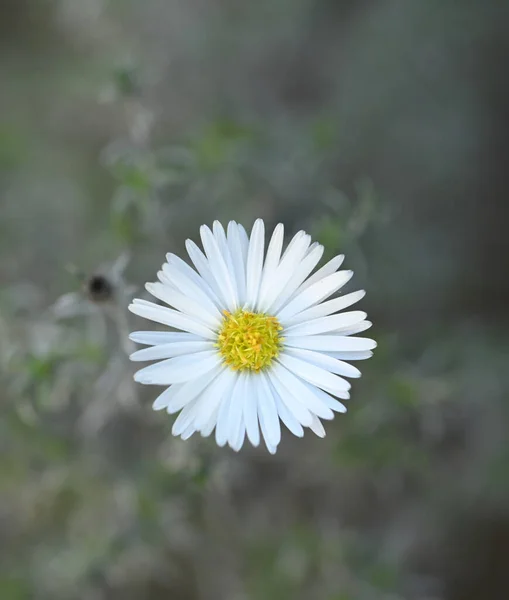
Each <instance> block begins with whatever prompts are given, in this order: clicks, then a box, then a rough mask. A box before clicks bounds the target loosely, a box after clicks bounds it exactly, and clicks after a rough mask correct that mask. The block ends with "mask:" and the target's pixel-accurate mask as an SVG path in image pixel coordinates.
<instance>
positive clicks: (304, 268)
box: [268, 244, 323, 312]
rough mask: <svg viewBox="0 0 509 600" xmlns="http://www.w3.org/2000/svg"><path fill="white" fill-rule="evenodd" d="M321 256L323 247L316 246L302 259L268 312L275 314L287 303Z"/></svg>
mask: <svg viewBox="0 0 509 600" xmlns="http://www.w3.org/2000/svg"><path fill="white" fill-rule="evenodd" d="M322 255H323V246H321V245H320V244H317V245H316V247H315V248H313V249H312V250H311V251H310V252H309V253H308V254H307V255H306V256H305V257H304V259H303V260H302V262H301V263H300V264H299V265H298V267H297V268H296V269H295V271H294V273H293V275H292V277H291V279H290V280H289V281H288V284H287V285H286V286H285V287H284V288H283V289H282V291H281V293H280V294H279V296H278V297H277V298H276V299H275V300H274V302H273V303H272V304H271V306H269V308H268V310H269V311H270V312H277V311H278V310H279V309H280V308H281V307H282V306H284V305H285V304H286V303H287V301H288V299H289V298H290V297H291V296H292V295H293V293H294V292H295V290H296V289H297V288H298V287H299V286H300V284H301V283H302V282H303V281H304V280H305V279H306V277H307V276H308V275H309V274H310V273H311V271H312V270H313V269H314V268H315V267H316V265H317V264H318V263H319V262H320V259H321V258H322Z"/></svg>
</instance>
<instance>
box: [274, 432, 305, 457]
mask: <svg viewBox="0 0 509 600" xmlns="http://www.w3.org/2000/svg"><path fill="white" fill-rule="evenodd" d="M301 429H302V428H301ZM265 446H266V447H267V450H268V451H269V452H270V453H271V454H276V451H277V446H271V445H270V444H268V443H267V442H265Z"/></svg>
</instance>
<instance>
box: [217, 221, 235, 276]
mask: <svg viewBox="0 0 509 600" xmlns="http://www.w3.org/2000/svg"><path fill="white" fill-rule="evenodd" d="M212 233H213V234H214V237H215V238H216V242H217V245H218V247H219V250H220V251H221V254H222V255H223V258H224V260H225V262H226V266H227V267H228V270H229V271H230V273H232V272H233V263H232V260H231V258H232V257H231V254H230V249H229V248H228V242H227V240H226V232H225V230H224V227H223V226H222V224H221V223H220V222H219V221H217V220H216V221H214V222H213V223H212Z"/></svg>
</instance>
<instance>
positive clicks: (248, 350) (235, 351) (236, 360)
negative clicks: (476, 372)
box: [216, 309, 283, 371]
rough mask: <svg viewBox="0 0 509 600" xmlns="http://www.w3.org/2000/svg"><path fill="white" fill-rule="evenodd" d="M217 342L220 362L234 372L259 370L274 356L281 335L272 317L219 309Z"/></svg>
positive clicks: (244, 311) (278, 348)
mask: <svg viewBox="0 0 509 600" xmlns="http://www.w3.org/2000/svg"><path fill="white" fill-rule="evenodd" d="M223 314H224V321H223V324H222V326H221V329H220V330H219V334H218V338H217V344H216V346H217V347H218V349H219V352H220V354H221V356H222V357H223V359H224V362H225V363H226V364H227V365H228V366H229V367H230V368H232V369H233V370H234V371H247V370H249V371H260V370H261V369H265V368H266V367H268V366H269V365H270V364H271V363H272V361H273V360H274V359H275V358H276V357H277V356H278V354H279V351H280V348H281V342H282V341H283V338H282V337H281V336H280V335H279V332H280V331H282V329H283V328H282V327H281V325H280V324H279V321H278V320H277V319H276V317H271V316H270V315H265V314H262V313H253V312H249V311H247V310H243V309H239V310H237V311H235V312H234V313H230V312H228V311H227V310H225V311H223Z"/></svg>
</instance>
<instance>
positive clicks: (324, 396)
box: [303, 381, 350, 413]
mask: <svg viewBox="0 0 509 600" xmlns="http://www.w3.org/2000/svg"><path fill="white" fill-rule="evenodd" d="M303 383H304V385H305V386H306V387H307V388H309V389H310V390H311V391H312V392H313V393H314V394H315V395H316V396H318V397H319V398H320V400H321V401H322V402H323V403H324V404H325V406H328V407H329V408H330V409H331V410H334V411H335V412H339V413H345V412H346V406H345V405H344V404H343V403H342V402H340V401H339V400H337V399H336V398H333V397H332V396H331V395H330V394H328V393H327V392H324V391H323V390H321V389H320V388H318V387H316V385H312V384H311V383H308V382H307V381H303ZM336 395H337V397H338V398H341V399H342V400H348V399H349V398H350V394H349V393H348V392H342V393H338V394H336Z"/></svg>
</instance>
